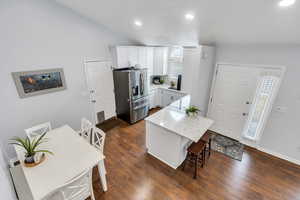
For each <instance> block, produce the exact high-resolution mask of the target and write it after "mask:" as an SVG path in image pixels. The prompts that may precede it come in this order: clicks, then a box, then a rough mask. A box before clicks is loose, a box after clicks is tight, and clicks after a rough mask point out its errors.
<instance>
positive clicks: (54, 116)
mask: <svg viewBox="0 0 300 200" xmlns="http://www.w3.org/2000/svg"><path fill="white" fill-rule="evenodd" d="M0 26H1V31H0V58H1V59H0V70H1V71H0V85H1V93H0V101H1V104H0V107H1V116H0V124H1V133H0V140H1V142H2V144H4V145H5V149H6V150H7V145H6V144H7V140H8V139H9V138H11V137H13V136H15V135H23V134H24V131H23V129H24V128H28V127H31V126H33V125H35V124H39V123H42V122H46V121H50V122H51V123H52V125H53V127H54V128H55V127H58V126H60V125H63V124H69V125H70V126H71V127H73V128H75V129H77V128H79V125H80V118H81V117H83V116H85V117H87V118H90V119H92V111H91V106H90V105H89V103H88V102H89V101H88V94H87V93H86V91H87V89H86V83H85V74H84V67H83V61H84V59H85V58H98V59H102V58H103V59H108V58H109V57H110V54H109V51H108V48H107V47H108V45H113V44H127V43H128V41H127V39H125V38H123V37H121V36H119V35H116V34H115V33H112V32H110V31H108V30H106V29H105V27H102V26H101V25H98V24H96V23H94V22H92V21H89V20H88V19H86V18H83V17H82V16H80V15H77V14H76V13H74V12H73V11H72V10H69V9H67V8H65V7H62V6H60V5H58V4H56V3H55V2H54V1H52V0H43V1H40V0H27V1H19V0H2V1H0ZM55 67H62V68H64V72H65V77H66V83H67V90H65V91H61V92H56V93H51V94H46V95H41V96H35V97H29V98H26V99H20V98H19V97H18V94H17V91H16V88H15V85H14V82H13V79H12V77H11V72H14V71H26V70H37V69H46V68H55ZM9 155H10V156H11V155H13V151H12V148H9Z"/></svg>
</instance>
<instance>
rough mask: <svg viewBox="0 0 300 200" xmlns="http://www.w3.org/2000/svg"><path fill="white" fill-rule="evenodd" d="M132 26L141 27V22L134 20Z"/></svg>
mask: <svg viewBox="0 0 300 200" xmlns="http://www.w3.org/2000/svg"><path fill="white" fill-rule="evenodd" d="M134 25H136V26H138V27H141V26H143V22H142V21H140V20H134Z"/></svg>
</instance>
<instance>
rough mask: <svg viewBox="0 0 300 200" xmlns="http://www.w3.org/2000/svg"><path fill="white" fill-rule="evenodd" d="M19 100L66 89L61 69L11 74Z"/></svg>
mask: <svg viewBox="0 0 300 200" xmlns="http://www.w3.org/2000/svg"><path fill="white" fill-rule="evenodd" d="M12 77H13V79H14V82H15V85H16V88H17V91H18V94H19V96H20V98H26V97H31V96H36V95H42V94H48V93H51V92H58V91H62V90H65V89H66V88H67V86H66V81H65V75H64V70H63V69H62V68H55V69H45V70H36V71H22V72H12Z"/></svg>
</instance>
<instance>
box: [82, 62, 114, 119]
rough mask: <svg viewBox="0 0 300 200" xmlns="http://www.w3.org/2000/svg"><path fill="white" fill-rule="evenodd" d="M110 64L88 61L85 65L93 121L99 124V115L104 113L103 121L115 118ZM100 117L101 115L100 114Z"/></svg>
mask: <svg viewBox="0 0 300 200" xmlns="http://www.w3.org/2000/svg"><path fill="white" fill-rule="evenodd" d="M111 66H112V64H111V62H108V61H90V62H86V63H85V67H86V75H87V82H88V88H89V92H90V95H91V103H92V104H93V105H94V110H95V119H96V120H95V121H96V123H99V122H101V121H99V119H98V116H99V113H101V112H102V111H104V119H105V120H107V119H109V118H111V117H114V116H116V106H115V95H114V83H113V73H112V69H111ZM100 115H101V114H100Z"/></svg>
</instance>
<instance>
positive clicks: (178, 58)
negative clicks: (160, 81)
mask: <svg viewBox="0 0 300 200" xmlns="http://www.w3.org/2000/svg"><path fill="white" fill-rule="evenodd" d="M182 61H183V48H182V47H170V49H169V57H168V75H169V77H170V78H177V77H178V75H179V74H182V72H183V62H182Z"/></svg>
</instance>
